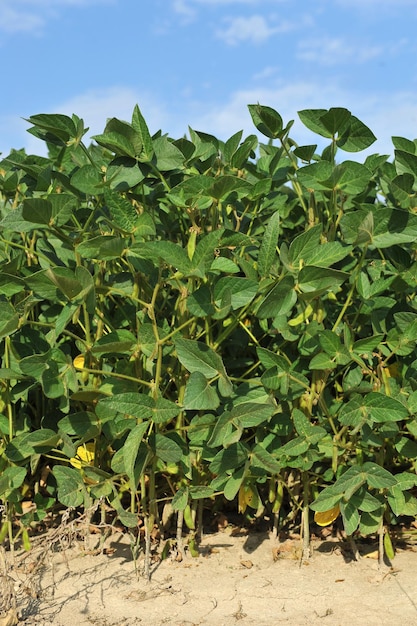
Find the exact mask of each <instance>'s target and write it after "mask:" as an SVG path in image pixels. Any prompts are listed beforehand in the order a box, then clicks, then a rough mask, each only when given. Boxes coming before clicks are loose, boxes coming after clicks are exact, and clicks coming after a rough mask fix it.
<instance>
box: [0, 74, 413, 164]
mask: <svg viewBox="0 0 417 626" xmlns="http://www.w3.org/2000/svg"><path fill="white" fill-rule="evenodd" d="M257 102H259V103H260V104H263V105H267V106H270V107H272V108H274V109H276V110H277V111H278V112H279V113H280V115H281V116H282V118H283V121H284V124H287V123H288V122H289V121H290V120H295V123H294V126H293V128H292V129H291V137H292V138H293V139H294V140H295V141H296V142H297V143H298V144H299V145H307V144H311V143H318V144H319V149H321V148H322V147H324V146H325V145H326V143H327V141H326V140H323V139H321V138H320V137H319V136H318V135H315V134H314V133H312V132H311V131H309V130H308V129H307V128H306V127H305V126H303V124H302V123H301V122H300V120H299V117H298V115H297V111H300V110H302V109H318V108H324V109H327V108H330V107H337V106H341V107H345V108H347V109H349V110H350V111H351V112H352V113H353V115H355V116H356V117H358V118H359V119H360V120H361V121H362V122H363V123H364V124H366V125H367V126H369V128H370V129H371V130H372V131H373V132H374V134H375V135H376V137H377V138H378V141H377V142H376V143H374V144H373V145H372V146H371V147H370V148H369V149H368V150H367V151H366V152H360V153H358V154H357V155H355V154H350V153H345V152H342V151H341V152H340V153H339V157H340V158H342V159H352V158H353V159H358V160H363V159H364V158H365V155H366V154H367V153H368V154H369V153H376V152H379V153H380V154H389V155H391V154H392V153H393V146H392V142H391V136H392V135H399V136H402V137H407V138H408V139H414V138H415V137H417V103H416V102H415V95H414V93H412V92H411V91H410V92H406V91H404V92H403V93H388V92H380V93H374V94H372V95H364V94H363V93H356V92H352V91H351V90H350V91H347V90H345V89H344V88H343V87H341V86H339V85H336V84H334V83H331V82H329V83H327V84H326V83H324V84H323V83H321V82H320V83H319V82H315V81H297V82H292V83H291V84H277V83H275V84H271V85H270V86H267V87H265V86H259V87H255V86H252V87H250V88H248V89H241V90H238V91H236V92H234V93H232V94H231V95H230V97H229V98H228V99H227V100H225V101H222V102H221V103H220V102H216V101H211V102H209V101H207V100H203V99H202V98H201V99H200V100H195V99H194V100H191V99H190V98H189V97H187V96H185V97H184V98H183V99H181V100H180V101H179V102H177V106H176V108H175V110H174V109H173V108H171V109H170V108H169V107H168V106H167V105H166V104H163V103H162V102H161V101H160V100H159V99H158V97H156V96H155V95H153V94H152V93H151V92H148V91H147V92H142V93H140V92H138V91H137V90H133V89H130V88H128V87H123V86H120V87H118V86H113V87H110V88H108V89H106V90H91V91H88V92H86V93H83V94H79V95H77V96H75V97H73V98H71V99H70V100H68V101H66V102H63V103H61V104H57V105H55V106H51V107H49V108H48V110H43V111H42V112H43V113H48V112H49V113H64V114H66V115H72V114H73V113H75V114H77V115H78V116H79V117H82V118H83V119H84V122H85V125H86V126H89V127H90V130H89V131H88V134H87V136H86V138H85V141H86V143H89V138H90V137H91V136H92V135H95V134H99V133H101V132H102V131H103V130H104V127H105V125H106V120H107V119H108V118H109V117H117V118H119V119H122V120H127V121H130V119H131V116H132V111H133V108H134V106H135V104H138V105H139V107H140V109H141V111H142V113H143V115H144V117H145V120H146V122H147V124H148V126H149V129H150V131H151V133H154V132H156V131H157V130H159V129H161V130H162V131H163V132H164V133H169V134H170V135H171V137H174V138H178V137H181V136H183V135H184V133H186V132H187V128H188V126H190V127H191V128H193V129H195V130H200V131H203V132H207V133H212V134H213V135H215V136H216V137H219V138H220V139H223V140H225V139H227V138H229V137H230V136H231V135H233V134H234V133H236V132H237V131H239V130H243V131H244V136H247V135H249V134H254V133H256V132H257V131H256V129H255V126H254V125H253V123H252V120H251V117H250V114H249V111H248V108H247V105H248V104H255V103H257ZM38 112H39V111H38ZM34 113H36V111H35V112H34V111H30V112H28V113H25V112H24V113H23V114H22V115H24V116H25V117H29V116H30V115H32V114H34ZM27 127H28V125H27V123H25V122H23V121H22V120H20V119H19V118H17V119H12V118H11V116H7V117H3V118H1V117H0V138H1V142H2V145H0V150H2V149H3V156H5V155H6V154H7V153H8V151H9V150H10V148H11V147H14V148H21V147H25V148H26V150H27V152H28V153H31V154H38V155H42V154H45V146H44V144H43V142H39V140H37V139H35V138H34V137H33V136H31V135H30V134H28V133H27V132H24V131H25V128H27ZM16 137H17V138H18V141H19V145H16V141H17V140H16ZM9 139H10V141H9ZM12 140H13V144H12V143H11V141H12ZM261 141H267V140H266V138H262V139H261ZM7 143H8V145H7ZM5 144H6V145H5Z"/></svg>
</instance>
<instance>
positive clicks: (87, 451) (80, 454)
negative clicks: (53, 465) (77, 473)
mask: <svg viewBox="0 0 417 626" xmlns="http://www.w3.org/2000/svg"><path fill="white" fill-rule="evenodd" d="M95 447H96V446H95V443H94V442H89V443H84V444H83V445H82V446H78V448H77V456H75V457H73V458H72V459H70V463H71V465H72V466H73V467H76V468H77V469H81V468H82V467H83V466H84V465H93V463H94V457H95Z"/></svg>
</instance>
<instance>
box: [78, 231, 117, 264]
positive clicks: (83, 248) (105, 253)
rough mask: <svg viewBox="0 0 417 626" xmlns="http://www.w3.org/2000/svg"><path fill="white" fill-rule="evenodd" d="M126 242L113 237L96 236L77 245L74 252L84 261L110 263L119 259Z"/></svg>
mask: <svg viewBox="0 0 417 626" xmlns="http://www.w3.org/2000/svg"><path fill="white" fill-rule="evenodd" d="M125 245H126V241H125V240H124V239H123V238H122V237H117V236H115V235H98V236H97V237H91V238H90V239H88V240H86V241H83V242H82V243H80V244H78V245H77V247H76V251H77V252H78V254H80V255H81V256H82V257H83V258H85V259H100V260H101V261H110V260H112V259H118V258H120V257H121V255H122V252H123V250H124V249H125Z"/></svg>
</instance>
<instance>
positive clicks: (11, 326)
mask: <svg viewBox="0 0 417 626" xmlns="http://www.w3.org/2000/svg"><path fill="white" fill-rule="evenodd" d="M18 327H19V314H18V313H16V311H15V310H14V308H13V307H12V305H11V304H9V303H8V302H2V301H1V300H0V339H3V337H8V336H9V335H11V334H13V333H14V332H15V331H16V330H17V329H18Z"/></svg>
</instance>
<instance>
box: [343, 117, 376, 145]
mask: <svg viewBox="0 0 417 626" xmlns="http://www.w3.org/2000/svg"><path fill="white" fill-rule="evenodd" d="M375 141H376V137H375V135H374V134H373V132H372V131H371V130H370V129H369V128H368V127H367V126H365V124H364V123H363V122H361V121H360V120H358V118H357V117H355V116H354V115H352V116H351V118H350V123H349V127H348V128H347V129H346V131H345V132H344V133H343V134H342V136H341V137H340V138H339V139H338V141H337V145H338V147H339V148H341V149H342V150H345V151H346V152H360V151H361V150H366V148H369V146H371V145H372V144H373V143H374V142H375Z"/></svg>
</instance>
